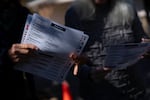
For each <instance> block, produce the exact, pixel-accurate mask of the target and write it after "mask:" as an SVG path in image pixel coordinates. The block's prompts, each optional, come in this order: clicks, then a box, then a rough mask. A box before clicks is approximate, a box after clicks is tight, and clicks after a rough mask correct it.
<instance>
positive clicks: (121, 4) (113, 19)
mask: <svg viewBox="0 0 150 100" xmlns="http://www.w3.org/2000/svg"><path fill="white" fill-rule="evenodd" d="M134 14H135V12H134V8H133V5H132V1H131V0H117V2H116V4H115V6H114V7H113V9H112V10H111V12H110V13H109V15H108V20H109V21H108V22H110V23H111V24H112V25H119V24H121V25H125V24H130V23H132V20H133V19H134V17H135V16H134Z"/></svg>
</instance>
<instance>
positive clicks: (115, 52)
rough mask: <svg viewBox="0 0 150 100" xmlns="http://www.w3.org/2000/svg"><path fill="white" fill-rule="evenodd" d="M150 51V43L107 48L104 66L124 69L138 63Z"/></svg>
mask: <svg viewBox="0 0 150 100" xmlns="http://www.w3.org/2000/svg"><path fill="white" fill-rule="evenodd" d="M149 49H150V43H129V44H122V45H114V46H110V47H107V49H106V59H105V62H104V66H107V67H110V68H114V69H123V68H126V67H128V66H131V65H133V64H135V63H137V62H138V61H139V60H140V59H142V58H141V57H142V55H143V54H145V53H146V52H147V51H149Z"/></svg>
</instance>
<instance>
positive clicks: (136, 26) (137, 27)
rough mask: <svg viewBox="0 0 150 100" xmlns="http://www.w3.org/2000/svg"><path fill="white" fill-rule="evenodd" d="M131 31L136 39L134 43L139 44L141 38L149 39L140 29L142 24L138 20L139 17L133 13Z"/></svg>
mask: <svg viewBox="0 0 150 100" xmlns="http://www.w3.org/2000/svg"><path fill="white" fill-rule="evenodd" d="M132 29H133V32H134V36H135V39H136V42H141V41H142V38H145V39H146V38H147V39H148V38H149V37H148V35H147V34H146V33H145V32H144V29H143V27H142V24H141V22H140V20H139V17H138V16H137V14H136V13H135V17H134V20H133V25H132Z"/></svg>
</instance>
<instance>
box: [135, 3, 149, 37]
mask: <svg viewBox="0 0 150 100" xmlns="http://www.w3.org/2000/svg"><path fill="white" fill-rule="evenodd" d="M133 1H134V4H135V8H136V11H137V14H138V17H139V19H140V21H141V23H142V26H143V29H144V31H145V33H147V34H148V36H149V37H150V25H149V18H148V16H149V15H148V10H147V8H148V7H147V4H148V3H146V5H145V1H148V0H133Z"/></svg>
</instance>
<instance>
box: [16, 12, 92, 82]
mask: <svg viewBox="0 0 150 100" xmlns="http://www.w3.org/2000/svg"><path fill="white" fill-rule="evenodd" d="M88 38H89V37H88V36H87V35H86V34H84V32H82V31H79V30H76V29H73V28H69V27H66V26H64V25H60V24H58V23H56V22H54V21H51V20H49V19H46V18H43V17H41V16H39V15H38V14H33V15H29V16H28V18H27V20H26V24H25V28H24V32H23V36H22V40H21V43H30V44H34V45H36V46H37V47H38V48H39V51H38V52H36V53H35V55H34V56H32V57H30V58H29V59H28V60H26V61H25V62H22V63H19V64H18V65H17V66H16V68H17V69H19V70H22V71H25V72H29V73H32V74H35V75H39V76H41V77H44V78H47V79H50V80H55V81H58V82H62V81H63V80H64V79H65V77H66V75H67V73H68V71H69V69H70V67H71V66H72V64H73V62H72V61H70V59H69V55H70V54H71V53H73V52H74V53H77V54H80V53H81V52H82V50H83V48H84V46H85V45H86V43H87V41H88Z"/></svg>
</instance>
